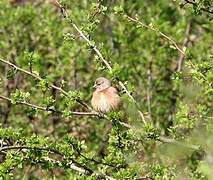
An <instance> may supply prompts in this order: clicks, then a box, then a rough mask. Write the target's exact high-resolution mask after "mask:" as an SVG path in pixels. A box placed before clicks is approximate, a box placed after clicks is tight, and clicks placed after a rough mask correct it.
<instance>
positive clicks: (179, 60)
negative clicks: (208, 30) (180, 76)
mask: <svg viewBox="0 0 213 180" xmlns="http://www.w3.org/2000/svg"><path fill="white" fill-rule="evenodd" d="M191 28H192V21H191V20H190V21H189V23H188V25H187V27H186V31H185V39H184V40H183V45H182V49H186V48H187V47H188V44H189V33H190V32H191ZM184 59H185V55H184V54H180V56H179V58H178V63H177V67H176V69H177V72H180V71H181V70H182V65H183V61H184Z"/></svg>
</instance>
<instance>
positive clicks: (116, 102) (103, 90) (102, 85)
mask: <svg viewBox="0 0 213 180" xmlns="http://www.w3.org/2000/svg"><path fill="white" fill-rule="evenodd" d="M93 88H94V89H95V91H94V92H93V96H92V100H91V104H92V107H93V109H94V110H95V111H97V112H100V113H104V114H106V113H108V112H110V111H114V110H117V109H118V108H119V106H120V104H121V98H120V96H119V95H118V91H117V90H116V89H115V88H114V87H112V86H111V81H110V80H108V79H106V78H104V77H99V78H97V79H96V80H95V84H94V86H93Z"/></svg>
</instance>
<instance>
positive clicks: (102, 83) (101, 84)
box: [93, 77, 111, 91]
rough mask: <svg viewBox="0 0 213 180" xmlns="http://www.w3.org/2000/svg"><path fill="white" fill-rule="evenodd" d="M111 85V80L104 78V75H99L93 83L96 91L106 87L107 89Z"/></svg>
mask: <svg viewBox="0 0 213 180" xmlns="http://www.w3.org/2000/svg"><path fill="white" fill-rule="evenodd" d="M110 86H111V81H110V80H108V79H106V78H104V77H99V78H97V79H96V80H95V83H94V85H93V88H94V89H95V91H103V90H104V89H107V88H109V87H110Z"/></svg>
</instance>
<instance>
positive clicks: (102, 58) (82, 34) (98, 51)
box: [56, 1, 146, 124]
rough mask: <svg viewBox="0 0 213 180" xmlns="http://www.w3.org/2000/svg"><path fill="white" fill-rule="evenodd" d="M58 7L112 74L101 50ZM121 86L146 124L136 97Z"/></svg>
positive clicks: (65, 12)
mask: <svg viewBox="0 0 213 180" xmlns="http://www.w3.org/2000/svg"><path fill="white" fill-rule="evenodd" d="M56 2H57V5H58V7H59V8H60V9H61V13H62V15H63V16H64V18H65V19H67V20H68V21H69V22H70V23H71V25H72V27H73V28H74V29H75V30H76V31H77V32H78V33H79V35H80V36H81V37H82V38H83V39H84V40H85V41H86V42H87V44H88V45H89V46H90V47H91V48H92V49H93V50H94V52H95V53H96V54H97V55H98V57H99V58H100V60H101V61H102V62H103V63H104V64H105V66H106V67H107V69H108V70H109V72H112V67H111V66H110V64H109V63H108V61H107V60H106V59H104V57H103V55H102V54H101V52H100V50H99V49H98V48H97V47H96V46H95V45H94V43H92V42H91V41H90V40H89V39H88V38H87V37H86V36H85V35H84V33H83V32H82V31H81V30H80V28H78V26H77V25H76V24H75V23H73V21H72V20H70V19H69V15H68V13H67V11H66V9H65V8H64V7H63V6H62V5H61V4H60V3H59V2H58V1H56ZM118 83H119V85H120V86H121V88H122V89H123V90H124V92H126V94H127V95H128V96H129V97H130V99H131V100H132V101H133V103H134V104H135V105H136V107H137V111H138V113H139V115H140V117H141V119H142V121H143V122H144V124H146V121H145V118H144V115H143V113H142V112H141V111H140V107H139V105H138V104H137V102H136V100H135V99H134V97H133V96H132V95H131V94H130V92H129V91H128V90H127V88H126V86H125V85H124V84H123V83H122V82H121V81H118Z"/></svg>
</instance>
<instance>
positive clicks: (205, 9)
mask: <svg viewBox="0 0 213 180" xmlns="http://www.w3.org/2000/svg"><path fill="white" fill-rule="evenodd" d="M185 2H186V3H185V4H184V5H186V4H191V5H193V6H196V7H197V6H198V5H197V3H196V2H192V1H189V0H185ZM200 9H201V10H202V11H204V12H207V13H209V14H213V11H212V10H209V9H207V8H203V7H202V8H200Z"/></svg>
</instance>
